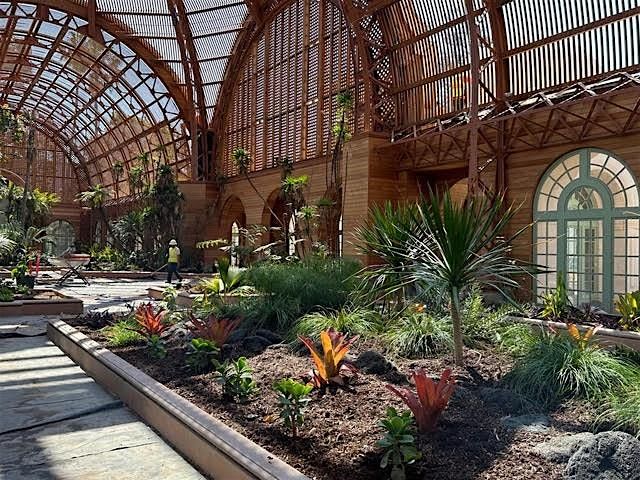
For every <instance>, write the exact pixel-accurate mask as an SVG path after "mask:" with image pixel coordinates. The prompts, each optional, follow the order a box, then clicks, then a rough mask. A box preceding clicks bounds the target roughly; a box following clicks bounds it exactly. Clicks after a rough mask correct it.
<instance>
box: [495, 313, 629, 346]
mask: <svg viewBox="0 0 640 480" xmlns="http://www.w3.org/2000/svg"><path fill="white" fill-rule="evenodd" d="M507 320H510V321H513V322H517V323H523V324H526V325H530V326H532V327H536V326H537V327H541V328H554V329H561V330H566V329H567V324H566V323H563V322H553V321H550V320H542V319H539V318H527V317H515V316H509V317H507ZM576 326H577V327H578V329H579V330H580V331H581V332H584V331H586V330H588V329H589V328H590V327H588V326H585V325H576ZM595 338H596V339H598V340H599V341H601V342H602V344H603V345H614V346H625V347H629V348H632V349H634V350H637V351H640V333H636V332H627V331H623V330H613V329H611V328H600V329H599V330H598V331H597V332H596V334H595Z"/></svg>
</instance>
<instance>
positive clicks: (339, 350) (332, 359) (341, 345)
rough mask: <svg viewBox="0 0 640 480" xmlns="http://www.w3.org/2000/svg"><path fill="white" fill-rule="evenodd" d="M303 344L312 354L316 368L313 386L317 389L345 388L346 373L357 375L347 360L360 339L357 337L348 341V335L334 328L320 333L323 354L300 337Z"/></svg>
mask: <svg viewBox="0 0 640 480" xmlns="http://www.w3.org/2000/svg"><path fill="white" fill-rule="evenodd" d="M298 338H299V339H300V341H301V342H302V343H304V344H305V345H306V347H307V348H308V349H309V352H311V358H312V359H313V363H314V364H315V366H316V369H315V370H312V372H311V376H312V378H313V385H314V386H315V387H316V388H324V387H326V386H328V385H330V384H335V385H340V386H344V385H345V384H346V380H347V379H346V377H343V376H342V373H343V372H345V371H350V372H352V373H355V372H356V371H357V370H356V368H355V367H354V366H353V365H352V364H351V363H350V362H348V361H347V360H346V359H345V356H346V355H347V353H348V352H349V348H350V347H351V345H352V344H353V342H355V341H356V340H357V339H358V337H357V336H355V337H353V338H350V339H348V340H347V337H346V335H344V334H342V333H340V332H337V331H336V330H335V329H334V328H330V329H329V330H326V331H324V332H321V333H320V342H321V344H322V351H323V353H322V354H321V353H320V352H318V350H317V349H316V347H315V345H314V344H313V342H312V341H311V340H310V339H309V338H306V337H302V336H300V337H298Z"/></svg>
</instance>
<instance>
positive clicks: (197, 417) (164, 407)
mask: <svg viewBox="0 0 640 480" xmlns="http://www.w3.org/2000/svg"><path fill="white" fill-rule="evenodd" d="M47 335H48V337H49V339H50V340H51V341H52V342H53V343H55V344H56V345H57V346H58V347H59V348H60V349H61V350H62V351H64V353H66V354H67V355H68V356H69V357H70V358H71V359H72V360H73V361H74V362H76V363H77V364H78V365H79V366H80V367H81V368H82V369H83V370H84V371H85V372H86V373H87V374H88V375H90V376H91V377H93V378H94V379H95V380H96V381H97V382H98V383H99V384H100V385H102V386H103V387H105V388H106V389H107V390H109V391H110V392H111V393H113V394H115V395H116V396H117V397H119V398H120V399H121V400H122V401H123V402H124V403H125V404H126V405H127V406H128V407H129V408H131V409H132V410H133V411H135V412H136V413H137V414H138V415H139V416H140V417H141V418H143V419H144V420H145V421H146V422H147V423H148V424H149V425H150V426H152V427H153V428H154V429H156V430H157V431H158V432H159V433H160V435H161V436H162V437H163V438H164V439H165V440H166V441H167V442H168V443H170V444H171V445H172V446H173V447H174V448H175V449H176V450H177V451H178V452H180V453H181V454H182V455H184V456H185V457H187V458H188V459H189V460H191V461H192V462H193V463H194V464H195V465H196V466H198V467H199V468H200V469H201V470H202V471H203V472H205V473H206V474H207V475H210V476H211V477H212V478H215V479H234V480H310V479H309V478H308V477H306V476H305V475H303V474H302V473H300V472H299V471H298V470H296V469H294V468H293V467H291V466H290V465H288V464H287V463H285V462H284V461H282V460H280V459H279V458H277V457H276V456H275V455H272V454H271V453H269V452H268V451H267V450H265V449H264V448H262V447H260V446H259V445H257V444H255V443H254V442H252V441H251V440H249V439H248V438H246V437H244V436H243V435H241V434H240V433H238V432H236V431H235V430H233V429H232V428H230V427H228V426H227V425H225V424H224V423H222V422H221V421H219V420H217V419H215V418H214V417H212V416H211V415H209V414H207V413H206V412H204V411H203V410H201V409H200V408H198V407H196V406H195V405H193V404H192V403H190V402H189V401H187V400H186V399H184V398H182V397H181V396H180V395H178V394H177V393H175V392H173V391H172V390H170V389H169V388H167V387H165V386H164V385H162V384H161V383H159V382H157V381H155V380H154V379H152V378H151V377H149V376H148V375H146V374H145V373H143V372H141V371H140V370H138V369H137V368H135V367H134V366H133V365H131V364H129V363H128V362H126V361H125V360H123V359H122V358H120V357H118V356H117V355H115V354H114V353H112V352H110V351H109V350H107V349H105V348H103V347H101V346H100V345H99V344H98V343H96V342H95V341H93V340H91V339H90V338H88V337H87V336H86V335H84V334H83V333H81V332H79V331H78V330H76V329H75V328H73V327H71V326H70V325H68V324H67V323H65V322H64V321H62V320H52V321H50V322H49V323H48V325H47Z"/></svg>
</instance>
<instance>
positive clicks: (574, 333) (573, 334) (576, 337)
mask: <svg viewBox="0 0 640 480" xmlns="http://www.w3.org/2000/svg"><path fill="white" fill-rule="evenodd" d="M598 330H600V327H599V326H598V327H591V328H589V329H588V330H587V331H585V332H584V333H581V332H580V330H579V329H578V327H577V326H576V325H575V323H570V324H569V325H567V332H569V338H571V340H573V342H574V343H575V344H576V345H577V346H578V348H579V349H580V350H585V349H586V348H587V347H588V346H589V345H591V342H592V341H593V336H594V335H595V334H596V332H597V331H598Z"/></svg>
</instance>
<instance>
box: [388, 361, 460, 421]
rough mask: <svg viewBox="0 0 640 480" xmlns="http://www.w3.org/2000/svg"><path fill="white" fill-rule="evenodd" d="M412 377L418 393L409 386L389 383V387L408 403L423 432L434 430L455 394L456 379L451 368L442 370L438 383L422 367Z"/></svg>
mask: <svg viewBox="0 0 640 480" xmlns="http://www.w3.org/2000/svg"><path fill="white" fill-rule="evenodd" d="M412 377H413V381H414V383H415V385H416V393H417V394H416V393H414V392H413V391H412V390H410V389H408V388H403V387H394V386H393V385H387V388H388V389H389V390H391V391H392V392H393V393H395V394H396V395H397V396H398V397H400V398H401V399H402V401H403V402H404V403H406V404H407V407H409V409H410V410H411V412H412V413H413V416H414V417H415V419H416V424H417V425H418V430H419V431H420V432H421V433H428V432H432V431H433V430H435V428H436V425H437V423H438V418H440V415H441V414H442V412H443V411H444V409H445V408H447V405H448V404H449V400H450V399H451V395H453V392H454V390H455V388H456V383H455V379H454V378H453V377H452V375H451V369H446V370H445V371H444V372H442V375H441V376H440V381H439V382H438V383H435V382H434V381H433V380H431V379H430V378H429V377H427V374H426V372H425V371H424V370H423V369H422V368H419V369H417V370H415V371H414V372H413V375H412Z"/></svg>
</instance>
